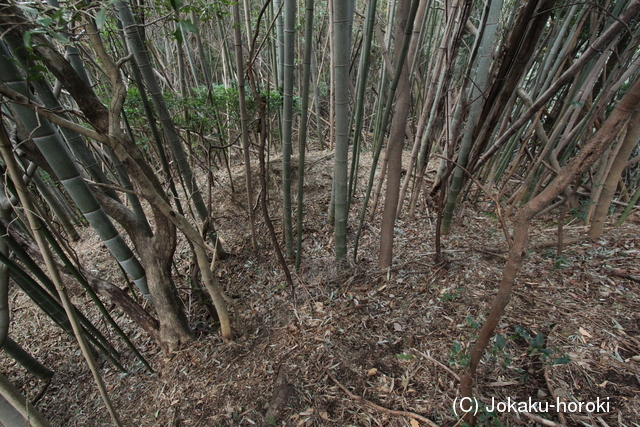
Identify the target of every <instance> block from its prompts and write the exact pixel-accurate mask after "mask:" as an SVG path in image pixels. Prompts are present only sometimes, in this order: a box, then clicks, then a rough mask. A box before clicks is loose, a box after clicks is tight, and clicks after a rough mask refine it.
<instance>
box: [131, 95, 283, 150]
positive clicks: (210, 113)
mask: <svg viewBox="0 0 640 427" xmlns="http://www.w3.org/2000/svg"><path fill="white" fill-rule="evenodd" d="M163 96H164V99H165V102H166V104H167V108H168V109H169V112H170V113H171V116H172V118H173V121H174V122H175V124H176V125H177V126H179V127H181V128H183V129H188V130H190V131H192V132H196V133H200V134H203V135H208V136H213V137H215V138H216V139H220V140H222V139H223V138H224V136H223V135H225V134H226V132H227V131H228V130H229V128H231V129H232V130H237V129H238V128H239V126H238V123H240V103H239V98H238V89H237V87H235V86H230V87H228V88H225V87H224V86H222V85H213V86H212V87H211V90H210V91H209V90H207V89H206V88H205V87H199V88H196V89H194V90H193V91H192V93H191V95H190V96H188V97H186V98H183V97H182V96H180V95H179V94H176V93H174V92H165V93H164V94H163ZM261 96H262V99H263V100H265V101H266V102H267V103H269V104H270V105H272V106H274V107H277V106H279V105H281V104H282V96H281V95H280V94H279V93H278V92H274V91H263V92H262V93H261ZM151 108H152V109H154V108H153V105H152V106H151ZM124 110H125V113H126V114H127V117H128V118H129V121H130V123H131V125H132V127H134V128H137V129H147V128H148V125H147V117H146V115H145V112H144V108H143V106H142V101H141V100H140V93H139V92H138V89H137V88H136V87H135V86H130V87H129V89H128V91H127V98H126V101H125V105H124ZM247 110H248V111H247V113H248V117H249V121H250V122H251V120H252V119H251V117H253V116H255V115H256V113H257V104H256V102H255V100H254V99H253V97H252V96H251V94H250V91H247ZM185 111H186V112H187V114H184V113H185ZM221 134H222V135H221Z"/></svg>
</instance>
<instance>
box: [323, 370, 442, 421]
mask: <svg viewBox="0 0 640 427" xmlns="http://www.w3.org/2000/svg"><path fill="white" fill-rule="evenodd" d="M327 375H328V376H329V378H331V380H332V381H333V382H334V383H336V385H337V386H338V387H340V389H341V390H342V391H344V392H345V393H346V394H347V396H349V398H350V399H351V400H355V401H356V402H357V403H359V404H361V405H364V406H368V407H369V408H371V409H375V410H376V411H380V412H384V413H386V414H389V415H396V416H400V417H408V418H413V419H414V420H418V421H422V422H423V423H425V424H427V425H428V426H431V427H439V426H438V424H436V423H434V422H433V421H431V420H430V419H429V418H425V417H423V416H422V415H418V414H416V413H415V412H407V411H394V410H392V409H387V408H385V407H383V406H380V405H376V404H375V403H373V402H371V401H369V400H367V399H365V398H364V397H362V396H356V395H355V394H353V393H351V392H350V391H349V390H348V389H347V388H346V387H345V386H343V385H342V384H341V383H340V381H338V380H337V379H336V378H335V377H334V376H333V375H331V374H330V373H329V372H327Z"/></svg>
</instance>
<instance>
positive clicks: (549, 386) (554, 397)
mask: <svg viewBox="0 0 640 427" xmlns="http://www.w3.org/2000/svg"><path fill="white" fill-rule="evenodd" d="M544 380H545V382H546V383H547V390H549V393H550V394H551V397H553V400H557V399H558V395H557V394H556V393H555V392H554V390H553V386H552V385H551V378H550V377H549V365H547V366H545V367H544ZM558 416H559V417H560V421H561V422H562V425H567V419H566V418H565V417H564V414H563V413H562V412H558Z"/></svg>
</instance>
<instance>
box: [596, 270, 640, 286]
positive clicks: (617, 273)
mask: <svg viewBox="0 0 640 427" xmlns="http://www.w3.org/2000/svg"><path fill="white" fill-rule="evenodd" d="M604 271H605V272H606V273H607V274H609V275H611V276H616V277H622V278H623V279H629V280H632V281H634V282H637V283H640V276H634V275H631V274H627V273H623V272H622V271H619V270H614V269H612V268H606V269H605V270H604Z"/></svg>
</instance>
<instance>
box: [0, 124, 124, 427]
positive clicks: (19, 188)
mask: <svg viewBox="0 0 640 427" xmlns="http://www.w3.org/2000/svg"><path fill="white" fill-rule="evenodd" d="M0 154H1V155H2V158H3V160H4V163H5V165H6V167H7V171H8V175H9V176H10V177H11V178H12V180H13V182H14V184H15V187H16V192H17V194H18V197H19V199H20V202H21V204H22V206H23V208H24V213H25V216H26V217H27V220H28V222H29V227H30V229H31V231H32V232H33V235H34V237H35V240H36V243H37V244H38V248H39V249H40V253H41V254H42V258H43V259H44V262H45V264H46V266H47V271H48V272H49V275H50V276H51V278H52V279H51V280H52V281H53V283H54V285H55V288H56V291H57V294H58V297H59V298H60V301H62V305H63V307H64V312H65V313H66V314H67V317H68V319H69V323H71V327H72V329H73V335H74V336H75V338H76V340H77V342H78V344H79V346H80V349H81V351H82V355H83V356H84V358H85V360H86V362H87V365H88V366H89V369H90V370H91V373H92V375H93V378H94V381H95V383H96V386H97V388H98V391H99V392H100V396H101V397H102V401H103V402H104V404H105V406H106V408H107V410H108V411H109V414H110V415H111V420H112V421H113V423H114V424H115V425H116V426H121V425H122V423H121V422H120V418H119V416H118V413H117V412H116V411H115V409H114V408H113V406H112V405H111V400H110V399H109V395H108V394H107V389H106V387H105V385H104V381H103V380H102V377H101V376H100V372H99V370H98V366H97V364H96V361H95V358H94V357H93V354H92V353H91V349H90V347H89V344H88V343H87V341H86V340H85V333H84V331H83V328H82V326H81V325H80V323H79V322H78V319H77V317H76V312H75V308H74V307H73V305H72V304H71V300H70V299H69V296H68V295H67V293H66V290H65V289H64V286H63V285H62V278H61V277H60V272H59V271H58V269H57V267H56V265H55V261H54V259H53V255H52V253H51V250H50V248H49V246H48V245H47V243H46V240H45V239H44V236H43V234H42V232H41V227H40V221H39V219H38V218H37V217H36V215H35V213H34V207H33V204H32V202H31V199H30V197H29V193H28V191H27V189H26V186H25V185H24V183H23V182H22V181H21V179H22V174H21V172H20V170H19V168H18V165H17V162H16V161H15V159H14V157H13V150H12V146H11V142H10V141H9V136H8V134H7V132H6V129H5V127H4V123H2V122H0Z"/></svg>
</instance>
